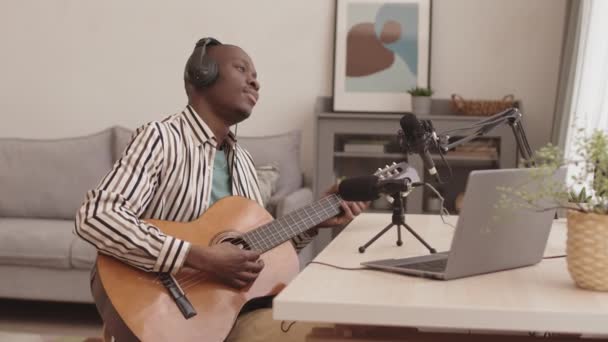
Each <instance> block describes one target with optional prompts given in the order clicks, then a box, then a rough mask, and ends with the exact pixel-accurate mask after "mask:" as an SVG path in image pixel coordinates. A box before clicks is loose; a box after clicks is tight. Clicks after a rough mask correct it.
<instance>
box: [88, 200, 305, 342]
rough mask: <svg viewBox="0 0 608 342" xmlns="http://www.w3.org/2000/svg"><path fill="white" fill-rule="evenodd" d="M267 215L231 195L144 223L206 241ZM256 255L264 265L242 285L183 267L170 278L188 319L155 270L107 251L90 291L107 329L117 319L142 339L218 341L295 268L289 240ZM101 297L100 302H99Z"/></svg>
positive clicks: (228, 234)
mask: <svg viewBox="0 0 608 342" xmlns="http://www.w3.org/2000/svg"><path fill="white" fill-rule="evenodd" d="M272 220H273V218H272V216H271V215H270V214H269V213H268V212H267V211H266V210H265V209H264V208H262V207H260V206H259V205H258V204H257V203H256V202H254V201H251V200H249V199H246V198H243V197H236V196H233V197H227V198H224V199H222V200H220V201H218V202H217V203H215V204H214V205H213V206H212V207H210V208H209V210H207V211H206V212H205V213H204V214H203V215H202V216H201V217H200V218H198V219H197V220H195V221H192V222H187V223H180V222H167V221H156V220H148V221H147V222H149V223H151V224H154V225H155V226H157V227H158V228H159V229H160V230H161V231H163V232H164V233H166V234H167V235H171V236H175V237H177V238H180V239H183V240H186V241H189V242H191V243H193V244H197V245H204V246H211V245H213V244H216V243H221V242H222V241H224V240H225V239H227V238H230V237H234V236H238V235H239V233H245V232H248V231H250V230H253V229H255V228H256V227H259V226H261V225H263V224H266V223H268V222H270V221H272ZM226 229H229V231H227V230H226ZM261 259H262V260H263V261H264V265H265V266H264V269H263V270H262V271H261V272H260V274H259V276H258V278H257V279H256V281H255V282H254V283H253V284H251V286H249V287H247V288H245V289H242V290H237V289H233V288H231V287H228V286H226V285H223V284H222V283H220V282H219V281H217V280H216V279H214V278H213V277H211V276H210V275H209V274H205V273H202V272H199V271H195V270H192V269H186V268H184V269H182V271H180V273H178V274H177V275H175V279H176V280H177V281H178V283H179V284H180V286H181V287H182V289H183V290H184V292H185V293H186V296H187V298H188V299H189V300H190V302H191V303H192V305H193V306H194V309H195V310H196V311H197V313H198V314H197V315H196V316H194V317H192V318H190V319H185V318H184V316H183V315H182V314H181V312H180V311H179V309H178V308H177V306H176V304H175V302H174V301H173V300H172V299H171V297H169V295H168V292H167V290H166V288H165V287H164V286H163V285H162V284H161V283H160V280H158V278H157V275H156V274H155V273H148V272H144V271H140V270H139V269H136V268H134V267H131V266H129V265H127V264H125V263H123V262H121V261H120V260H118V259H115V258H113V257H110V256H106V255H102V254H99V255H98V257H97V276H96V277H94V282H93V284H92V287H93V294H94V297H95V301H96V303H97V304H98V308H99V311H100V313H101V315H102V318H103V320H104V322H105V323H106V325H108V327H109V328H110V332H113V331H112V329H113V328H112V327H111V325H112V322H117V321H120V323H121V324H120V325H122V326H123V327H124V326H126V328H128V330H129V331H130V333H131V334H132V335H134V336H135V337H136V338H137V339H139V340H142V341H146V342H148V341H150V342H154V341H184V342H185V341H197V342H202V341H212V342H218V341H223V340H224V339H225V338H226V337H227V336H228V334H229V333H230V330H231V329H232V327H233V325H234V322H235V320H236V318H237V316H238V314H239V311H240V310H241V308H242V307H243V306H244V305H245V304H246V303H247V302H248V301H250V300H251V299H254V298H258V297H264V296H269V295H276V294H278V293H279V292H280V291H281V290H282V289H283V288H284V287H285V286H287V284H288V283H289V282H290V281H291V279H293V278H294V277H295V276H296V274H297V273H298V272H299V262H298V256H297V254H296V252H295V250H294V248H293V247H292V245H291V242H289V241H287V242H285V243H282V244H280V245H279V246H277V247H275V248H273V249H271V250H269V251H267V252H265V253H263V254H262V255H261ZM101 301H104V303H105V304H103V305H101V306H100V302H101ZM116 314H117V316H118V317H116V316H115V315H116ZM116 337H117V340H118V341H120V342H123V341H121V340H120V339H119V338H118V336H116Z"/></svg>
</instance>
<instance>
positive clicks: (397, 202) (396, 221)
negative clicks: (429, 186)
mask: <svg viewBox="0 0 608 342" xmlns="http://www.w3.org/2000/svg"><path fill="white" fill-rule="evenodd" d="M391 197H393V199H394V201H393V217H392V220H391V223H390V224H389V225H388V226H386V227H385V228H384V229H382V230H381V231H380V233H378V234H376V236H374V237H373V238H372V239H371V240H369V241H368V242H367V243H365V245H363V246H361V247H359V253H365V250H366V249H367V247H369V246H370V245H371V244H372V243H374V242H375V241H376V240H378V238H380V236H382V235H383V234H384V233H386V232H387V231H388V230H389V229H391V228H392V227H394V226H397V246H401V245H403V241H402V240H401V227H404V228H405V229H407V230H408V231H409V232H410V233H411V234H412V235H413V236H414V237H415V238H416V239H418V241H420V243H421V244H423V245H424V247H426V248H427V249H428V250H429V252H431V254H434V253H436V250H435V249H434V248H433V247H431V246H430V245H429V244H428V243H427V242H426V241H424V239H423V238H422V237H420V235H418V234H416V232H415V231H414V230H413V229H412V227H410V226H409V225H408V224H407V223H405V213H404V212H405V210H404V208H403V207H404V204H405V203H404V202H403V199H402V197H401V193H399V192H398V193H395V194H393V195H391Z"/></svg>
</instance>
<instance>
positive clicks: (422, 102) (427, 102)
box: [407, 87, 433, 115]
mask: <svg viewBox="0 0 608 342" xmlns="http://www.w3.org/2000/svg"><path fill="white" fill-rule="evenodd" d="M407 93H408V94H410V95H411V96H412V112H413V113H414V114H415V115H429V114H430V113H431V95H433V90H432V89H431V88H424V87H414V88H411V89H409V90H408V91H407Z"/></svg>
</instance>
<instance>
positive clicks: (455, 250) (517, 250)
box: [362, 168, 566, 280]
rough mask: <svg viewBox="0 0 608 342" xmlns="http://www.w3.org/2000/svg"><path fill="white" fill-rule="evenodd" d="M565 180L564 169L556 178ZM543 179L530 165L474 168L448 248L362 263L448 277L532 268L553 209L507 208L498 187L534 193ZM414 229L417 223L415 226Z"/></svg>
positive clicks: (538, 257)
mask: <svg viewBox="0 0 608 342" xmlns="http://www.w3.org/2000/svg"><path fill="white" fill-rule="evenodd" d="M552 177H553V178H554V180H555V181H557V182H565V180H566V169H565V168H562V169H560V170H558V171H557V172H556V173H555V174H554V175H553V176H552ZM538 183H539V181H536V180H534V179H533V178H532V177H531V176H530V169H501V170H482V171H472V172H471V173H470V174H469V180H468V183H467V189H466V192H465V196H464V197H465V198H464V204H463V207H462V211H461V213H460V217H459V218H458V223H457V225H456V231H455V232H454V237H453V239H452V246H451V247H450V251H449V252H444V253H435V254H429V255H424V256H419V257H411V258H404V259H385V260H376V261H368V262H364V263H362V265H364V266H367V267H370V268H375V269H381V270H387V271H391V272H398V273H403V274H408V275H413V276H419V277H427V278H432V279H440V280H448V279H455V278H462V277H467V276H472V275H476V274H482V273H490V272H496V271H501V270H507V269H512V268H517V267H523V266H529V265H533V264H536V263H538V262H540V261H541V260H542V257H543V253H544V250H545V246H546V244H547V240H548V238H549V232H550V230H551V224H552V222H553V219H554V217H555V211H554V210H550V211H544V212H540V211H534V210H530V209H524V208H506V207H504V206H501V205H498V208H495V204H498V203H499V200H500V196H501V194H503V192H501V191H499V190H498V189H497V187H498V186H509V187H518V188H519V187H521V186H524V185H525V189H527V190H528V191H535V189H537V188H538V186H539V184H538ZM414 228H415V227H414Z"/></svg>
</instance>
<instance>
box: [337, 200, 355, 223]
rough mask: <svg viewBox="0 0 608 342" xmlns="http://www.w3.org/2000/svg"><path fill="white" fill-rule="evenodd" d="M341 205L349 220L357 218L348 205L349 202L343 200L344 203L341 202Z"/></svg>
mask: <svg viewBox="0 0 608 342" xmlns="http://www.w3.org/2000/svg"><path fill="white" fill-rule="evenodd" d="M340 205H341V207H342V210H344V217H346V218H348V219H349V220H352V219H354V218H355V216H354V215H353V212H352V210H350V207H349V206H348V204H347V203H346V202H342V203H340Z"/></svg>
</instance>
